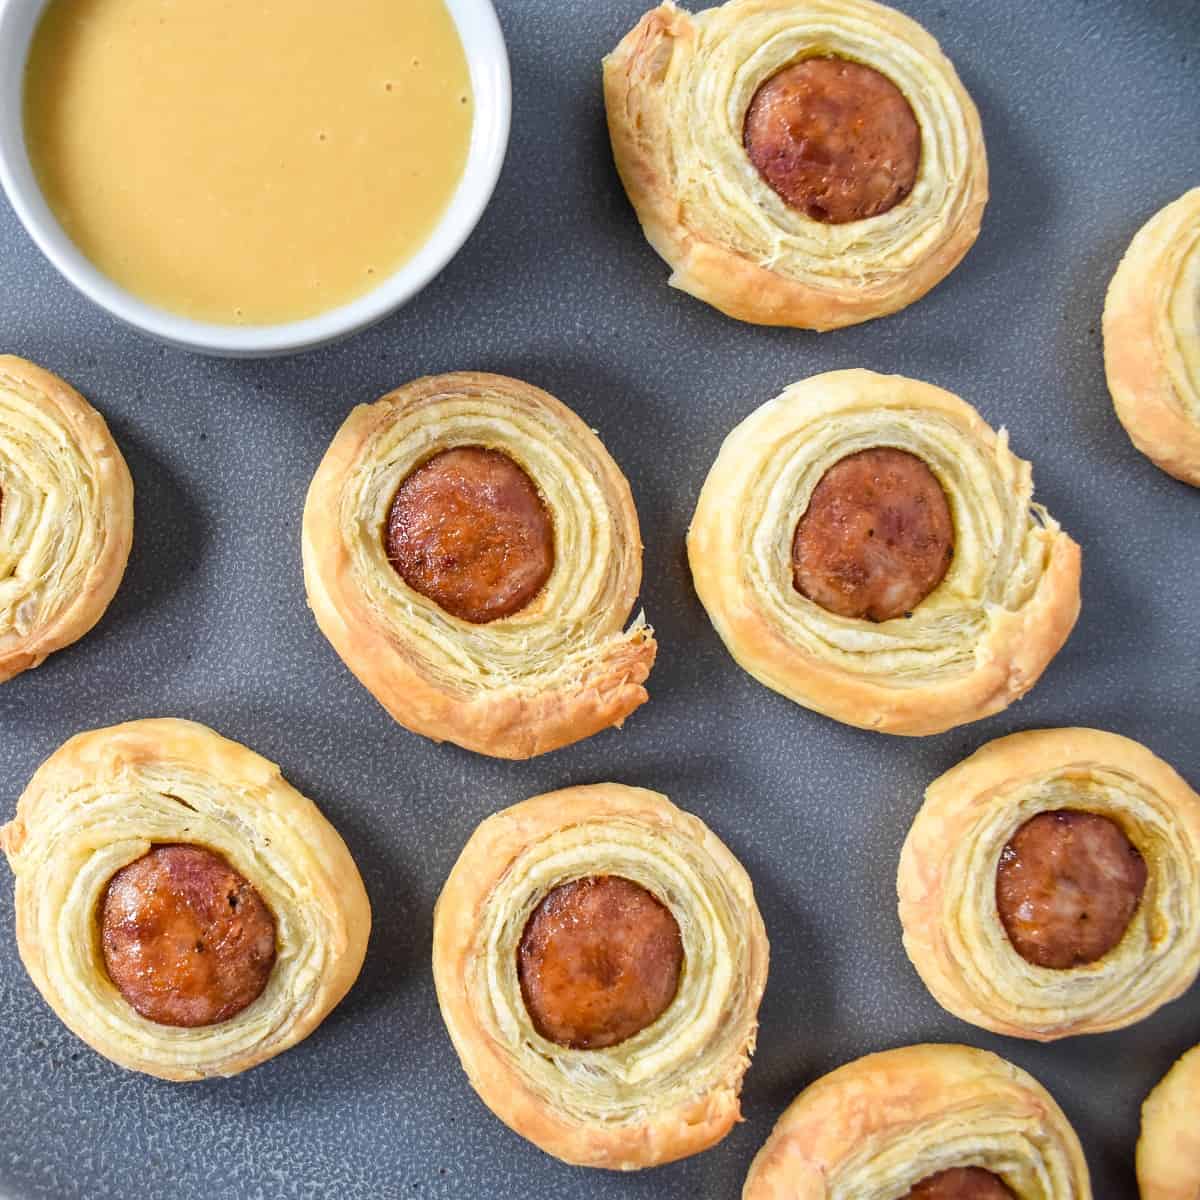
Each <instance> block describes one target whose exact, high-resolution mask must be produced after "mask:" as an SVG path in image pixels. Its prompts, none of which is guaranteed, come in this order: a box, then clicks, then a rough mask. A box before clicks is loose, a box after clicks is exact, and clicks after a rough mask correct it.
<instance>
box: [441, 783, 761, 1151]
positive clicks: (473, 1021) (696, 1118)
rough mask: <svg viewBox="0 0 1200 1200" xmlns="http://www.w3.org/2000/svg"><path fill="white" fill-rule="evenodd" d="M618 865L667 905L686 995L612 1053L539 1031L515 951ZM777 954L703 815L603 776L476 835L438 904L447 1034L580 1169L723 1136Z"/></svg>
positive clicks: (483, 1082)
mask: <svg viewBox="0 0 1200 1200" xmlns="http://www.w3.org/2000/svg"><path fill="white" fill-rule="evenodd" d="M595 875H617V876H621V877H623V878H626V879H629V880H632V881H633V882H634V883H637V884H640V885H641V886H642V887H644V888H646V889H647V890H648V891H650V892H651V893H652V894H653V895H654V896H656V897H657V898H658V899H659V900H660V901H661V902H662V903H663V904H664V905H666V906H667V908H668V909H670V911H671V914H672V916H673V917H674V918H675V921H676V922H677V924H678V926H679V931H680V936H681V938H682V940H683V950H684V966H683V970H682V974H681V977H680V982H679V990H678V992H677V994H676V996H675V998H674V1000H673V1001H672V1002H671V1004H670V1005H669V1007H668V1008H667V1009H666V1011H665V1012H664V1013H663V1014H662V1016H660V1017H659V1018H658V1020H657V1021H655V1022H654V1023H653V1024H651V1025H649V1026H648V1027H647V1028H646V1029H643V1030H642V1031H641V1032H640V1033H638V1034H636V1035H634V1036H633V1037H632V1038H629V1039H628V1040H626V1041H624V1042H621V1043H619V1044H618V1045H616V1046H611V1047H608V1048H607V1049H603V1050H572V1049H568V1048H566V1047H563V1046H560V1045H557V1044H556V1043H554V1042H551V1041H548V1040H547V1039H546V1038H544V1037H542V1036H541V1035H540V1034H539V1033H538V1032H537V1030H536V1029H535V1028H534V1025H533V1022H532V1020H531V1019H530V1016H529V1013H528V1011H527V1010H526V1008H525V1005H524V1001H523V999H522V996H521V989H520V982H519V980H518V976H517V947H518V945H519V943H520V939H521V935H522V933H523V931H524V928H525V924H526V922H527V921H528V919H529V917H530V915H531V914H532V913H533V911H534V909H535V908H536V907H537V906H538V904H540V903H541V901H542V899H543V898H544V897H545V896H546V895H547V894H548V893H549V892H550V891H551V890H552V889H554V888H555V887H558V886H559V885H560V884H563V883H568V882H570V881H571V880H574V879H580V878H586V877H588V876H595ZM767 958H768V948H767V939H766V932H765V929H764V927H763V922H762V918H761V916H760V915H759V912H758V908H757V906H756V905H755V902H754V893H753V889H752V887H751V884H750V879H749V877H748V876H747V875H746V872H745V871H744V870H743V868H742V866H741V864H740V863H738V861H737V860H736V859H735V858H734V856H733V855H732V854H731V853H730V852H729V850H728V849H727V848H726V847H725V846H724V845H723V844H722V843H721V841H720V840H719V839H718V838H717V837H716V836H715V835H714V834H713V833H712V832H711V831H710V830H709V829H708V828H707V827H706V826H705V825H704V824H703V823H702V822H701V821H700V820H699V819H698V818H696V817H694V816H691V815H689V814H688V813H685V812H682V811H681V810H680V809H678V808H676V807H675V805H673V804H672V803H671V802H670V801H669V800H668V799H667V798H666V797H665V796H662V795H660V794H659V793H657V792H651V791H647V790H645V789H644V788H634V787H625V786H623V785H621V784H615V783H606V784H596V785H593V786H590V787H574V788H566V789H564V790H562V791H558V792H550V793H548V794H546V795H543V796H536V797H534V798H533V799H532V800H527V801H525V802H524V803H522V804H517V805H515V806H514V807H512V808H509V809H506V810H504V811H503V812H501V813H498V814H496V815H495V816H493V817H490V818H489V819H488V820H486V821H484V822H483V824H482V825H480V826H479V828H478V829H477V830H476V831H475V833H474V834H473V835H472V836H471V839H470V841H469V842H468V843H467V845H466V848H465V849H464V850H463V852H462V855H461V856H460V857H459V860H458V862H457V863H456V864H455V866H454V869H453V871H452V872H451V873H450V877H449V879H448V880H447V881H446V886H445V888H444V889H443V891H442V894H441V897H440V898H439V900H438V903H437V908H436V910H435V914H434V946H433V971H434V981H435V983H436V985H437V993H438V1002H439V1004H440V1005H441V1009H442V1016H443V1017H444V1018H445V1021H446V1028H447V1029H448V1030H449V1033H450V1037H451V1039H452V1040H453V1042H454V1045H455V1048H456V1049H457V1051H458V1054H459V1057H460V1059H461V1060H462V1064H463V1068H464V1069H465V1070H466V1072H467V1075H468V1077H469V1078H470V1080H471V1084H472V1085H473V1086H474V1088H475V1090H476V1091H477V1092H478V1093H479V1095H480V1097H481V1098H482V1099H483V1101H484V1103H485V1104H487V1106H488V1107H489V1108H490V1109H491V1110H492V1111H493V1112H494V1113H495V1114H496V1115H497V1116H498V1117H500V1119H501V1120H503V1121H504V1122H505V1123H506V1124H507V1125H508V1126H509V1127H510V1128H512V1129H514V1130H516V1132H517V1133H519V1134H521V1135H522V1136H523V1137H525V1138H528V1139H529V1140H530V1141H532V1142H534V1143H535V1144H536V1145H538V1146H540V1147H541V1148H542V1149H543V1150H545V1151H546V1152H547V1153H549V1154H552V1155H554V1156H555V1157H557V1158H560V1159H563V1160H564V1161H566V1162H569V1163H575V1164H578V1165H581V1166H590V1167H608V1168H611V1169H619V1170H632V1169H635V1168H639V1167H648V1166H653V1165H655V1164H658V1163H664V1162H670V1161H672V1160H673V1159H678V1158H682V1157H684V1156H686V1155H689V1154H695V1153H696V1152H697V1151H700V1150H703V1149H706V1148H707V1147H708V1146H711V1145H712V1144H713V1143H715V1142H717V1141H719V1140H720V1139H721V1138H722V1137H724V1136H725V1134H726V1133H728V1131H729V1130H730V1129H731V1128H732V1126H733V1124H734V1122H736V1121H737V1120H738V1119H739V1115H740V1106H739V1100H738V1096H739V1093H740V1091H741V1082H742V1076H743V1075H744V1073H745V1071H746V1068H747V1066H748V1065H749V1062H750V1055H751V1053H752V1052H753V1049H754V1041H755V1033H756V1030H757V1025H758V1020H757V1013H758V1004H759V1000H760V999H761V997H762V991H763V987H764V985H765V983H766V976H767Z"/></svg>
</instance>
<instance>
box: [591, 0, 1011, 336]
mask: <svg viewBox="0 0 1200 1200" xmlns="http://www.w3.org/2000/svg"><path fill="white" fill-rule="evenodd" d="M814 57H839V58H845V59H848V60H850V61H852V62H857V63H861V64H863V65H865V66H868V67H872V68H873V69H875V70H876V71H879V72H880V73H881V74H883V75H885V76H886V77H887V78H888V79H890V80H891V81H892V82H893V83H894V84H895V85H896V86H897V87H898V88H899V89H900V91H901V92H902V93H903V94H904V96H905V98H906V99H907V100H908V103H909V105H910V106H911V107H912V110H913V114H914V116H915V117H916V119H917V123H918V125H919V127H920V130H921V160H920V165H919V169H918V174H917V179H916V184H915V186H914V188H913V191H912V193H911V194H910V195H909V196H908V197H907V198H906V199H905V200H904V201H902V202H901V203H900V204H898V205H896V207H894V208H893V209H891V210H890V211H889V212H886V213H883V214H881V215H879V216H876V217H871V218H868V219H866V220H861V221H853V222H850V223H849V224H845V225H828V224H823V223H822V222H820V221H817V220H814V219H813V218H811V217H809V216H808V215H807V214H805V213H802V212H800V211H798V210H796V209H793V208H791V207H790V206H789V205H788V204H787V203H786V202H785V201H784V200H783V199H782V198H781V197H780V196H779V195H778V194H777V193H776V192H775V191H774V190H773V189H772V188H771V187H770V185H769V184H768V183H767V182H766V181H765V180H764V179H763V178H762V177H761V176H760V175H759V173H758V171H757V170H756V168H755V167H754V164H753V163H752V162H751V161H750V158H749V156H748V155H747V153H746V151H745V148H744V145H743V126H744V124H745V119H746V110H747V109H748V108H749V106H750V102H751V100H752V99H753V98H754V94H755V92H756V91H757V90H758V88H759V87H760V86H761V85H762V84H763V83H765V82H766V81H767V80H768V79H770V78H771V77H772V76H773V75H775V74H776V73H777V72H779V71H780V70H782V69H783V68H784V67H787V66H790V65H791V64H793V63H795V62H798V61H801V60H803V59H806V58H814ZM604 97H605V104H606V107H607V110H608V128H609V133H610V136H611V138H612V146H613V155H614V158H615V159H616V164H617V169H618V171H619V172H620V175H621V179H622V182H623V183H624V185H625V190H626V192H627V193H628V194H629V199H630V201H631V202H632V204H633V207H634V209H635V210H636V212H637V215H638V219H639V221H640V222H641V225H642V229H643V231H644V232H645V234H646V237H647V239H648V240H649V242H650V244H651V245H652V246H653V247H654V249H655V250H657V251H658V253H659V254H660V255H661V256H662V257H663V258H664V259H665V260H666V261H667V263H668V265H669V266H670V267H671V268H672V274H671V280H670V282H671V284H672V285H673V286H675V287H677V288H680V289H682V290H683V291H685V292H688V293H690V294H691V295H693V296H695V297H697V298H698V299H700V300H704V301H706V302H707V303H709V304H712V305H713V306H715V307H716V308H719V309H720V310H721V311H722V312H724V313H726V314H728V315H729V316H732V317H737V318H739V319H740V320H743V321H752V322H756V323H758V324H764V325H793V326H798V327H802V328H811V329H835V328H838V327H840V326H844V325H852V324H855V323H857V322H859V321H866V320H869V319H871V318H872V317H879V316H883V315H885V314H887V313H891V312H895V311H896V310H897V309H900V308H903V307H904V306H905V305H907V304H911V303H912V302H913V301H914V300H917V299H919V298H920V297H921V296H923V295H924V294H925V293H926V292H927V291H929V289H930V288H931V287H933V286H934V285H935V284H936V283H938V282H939V281H940V280H941V279H943V278H944V277H945V276H946V275H947V274H949V272H950V271H951V270H953V268H954V267H955V266H956V265H957V264H958V262H959V261H960V260H961V259H962V257H963V255H964V254H966V252H967V250H969V249H970V247H971V245H972V244H973V243H974V241H975V238H976V236H977V235H978V232H979V225H980V221H981V219H982V216H983V209H984V206H985V204H986V203H987V194H988V170H987V157H986V153H985V150H984V144H983V134H982V131H981V129H980V125H979V115H978V113H977V112H976V110H975V106H974V104H973V103H972V101H971V98H970V96H968V95H967V92H966V90H965V89H964V88H963V86H962V84H961V83H960V82H959V79H958V76H957V75H956V74H955V71H954V68H953V66H952V65H951V64H950V62H949V60H948V59H947V58H946V57H945V55H944V54H942V52H941V49H940V48H939V47H938V44H937V42H936V41H935V40H934V39H933V38H932V37H931V36H930V35H929V34H928V33H927V32H926V31H925V30H924V29H922V28H921V26H919V25H918V24H917V23H916V22H915V21H913V20H911V19H910V18H908V17H906V16H904V15H903V14H901V13H899V12H897V11H896V10H895V9H893V8H888V7H886V6H885V5H882V4H876V3H874V2H873V0H730V2H729V3H727V4H723V5H721V6H720V7H718V8H709V9H706V10H704V11H703V12H699V13H696V14H694V15H692V14H689V13H687V12H685V11H683V10H682V9H680V8H677V7H676V6H675V5H674V4H673V3H670V2H669V0H668V3H664V4H660V5H659V6H658V7H657V8H655V9H652V10H651V11H650V12H648V13H647V14H646V15H645V16H644V17H642V19H641V20H640V21H639V22H638V24H637V25H635V26H634V28H633V29H632V30H630V32H629V33H628V34H626V36H625V37H624V39H622V41H621V43H620V44H619V45H618V46H617V48H616V49H615V50H614V51H613V52H612V54H610V55H609V56H608V57H607V58H606V59H605V60H604Z"/></svg>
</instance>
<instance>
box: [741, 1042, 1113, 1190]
mask: <svg viewBox="0 0 1200 1200" xmlns="http://www.w3.org/2000/svg"><path fill="white" fill-rule="evenodd" d="M997 1075H999V1076H1001V1077H1003V1078H1004V1080H1005V1081H1006V1082H1007V1083H1008V1084H1010V1085H1012V1086H1015V1087H1018V1088H1020V1089H1021V1090H1022V1091H1023V1092H1024V1093H1026V1094H1027V1096H1028V1098H1029V1102H1030V1105H1031V1107H1034V1108H1035V1109H1036V1110H1039V1111H1040V1112H1041V1114H1042V1118H1043V1124H1044V1126H1045V1128H1046V1129H1047V1131H1048V1132H1049V1133H1050V1134H1051V1135H1053V1136H1054V1137H1055V1139H1056V1142H1057V1143H1058V1144H1059V1145H1060V1146H1061V1147H1062V1148H1063V1149H1064V1150H1065V1152H1066V1157H1067V1158H1068V1160H1069V1161H1070V1166H1071V1169H1072V1172H1073V1175H1074V1179H1073V1181H1072V1182H1073V1183H1074V1184H1075V1185H1076V1186H1077V1190H1075V1191H1074V1192H1073V1193H1072V1194H1071V1195H1070V1196H1063V1197H1061V1198H1060V1197H1057V1196H1056V1197H1054V1198H1053V1200H1091V1194H1092V1193H1091V1186H1090V1180H1089V1176H1088V1169H1087V1162H1086V1160H1085V1159H1084V1156H1083V1150H1082V1148H1081V1146H1080V1144H1079V1139H1078V1137H1077V1135H1076V1133H1075V1131H1074V1129H1073V1128H1072V1126H1071V1124H1070V1122H1069V1121H1068V1120H1067V1117H1066V1114H1065V1113H1063V1111H1062V1109H1061V1108H1060V1107H1059V1106H1058V1104H1057V1102H1056V1101H1055V1100H1054V1098H1053V1097H1052V1096H1051V1095H1050V1093H1049V1092H1048V1091H1047V1090H1046V1089H1045V1088H1044V1087H1043V1086H1042V1085H1041V1084H1040V1083H1039V1082H1038V1081H1037V1080H1036V1079H1034V1078H1033V1076H1032V1075H1030V1074H1029V1073H1028V1072H1026V1071H1023V1070H1022V1069H1021V1068H1020V1067H1018V1066H1016V1065H1015V1064H1014V1063H1011V1062H1009V1061H1008V1060H1007V1059H1004V1058H1001V1057H1000V1056H999V1055H997V1054H993V1053H992V1052H991V1051H988V1050H980V1049H976V1048H975V1047H972V1046H962V1045H955V1044H952V1043H944V1044H933V1043H926V1044H919V1045H913V1046H901V1047H898V1048H897V1049H894V1050H883V1051H880V1052H878V1053H875V1054H868V1055H866V1056H865V1057H863V1058H858V1059H854V1060H853V1061H851V1062H849V1063H846V1064H845V1065H843V1066H841V1067H838V1068H836V1069H835V1070H833V1071H831V1072H829V1073H828V1074H827V1075H824V1076H822V1077H821V1078H820V1079H817V1080H815V1081H814V1082H813V1083H811V1084H810V1085H809V1086H808V1087H807V1088H805V1089H804V1090H803V1091H802V1092H801V1093H800V1094H799V1096H797V1097H796V1099H795V1100H793V1101H792V1103H791V1104H790V1105H789V1106H788V1107H787V1109H785V1110H784V1112H783V1115H782V1116H781V1117H780V1118H779V1120H778V1121H777V1122H776V1124H775V1127H774V1129H772V1131H771V1133H770V1135H769V1136H768V1138H767V1140H766V1142H765V1143H764V1144H763V1146H762V1148H761V1149H760V1150H759V1152H758V1154H757V1155H756V1156H755V1158H754V1161H753V1163H752V1164H751V1166H750V1171H749V1173H748V1174H747V1176H746V1183H745V1186H744V1188H743V1190H742V1200H825V1197H827V1196H828V1194H829V1193H828V1191H827V1180H828V1175H829V1172H830V1170H831V1169H836V1168H837V1167H838V1166H840V1165H841V1163H842V1162H843V1161H845V1160H846V1159H847V1158H850V1157H851V1156H853V1155H854V1153H855V1151H856V1150H857V1149H858V1147H859V1145H860V1144H861V1142H862V1139H863V1137H864V1136H866V1135H870V1136H879V1135H880V1134H882V1133H884V1132H886V1131H887V1130H889V1129H891V1128H895V1129H896V1130H897V1131H898V1132H899V1133H900V1134H901V1136H903V1135H904V1133H905V1132H906V1131H908V1130H909V1129H911V1127H912V1126H913V1124H914V1123H915V1122H917V1121H918V1120H921V1119H923V1118H926V1117H928V1116H930V1115H933V1114H936V1113H938V1112H939V1111H940V1109H941V1107H942V1105H943V1103H944V1097H943V1088H944V1087H945V1086H946V1085H948V1084H951V1083H959V1082H960V1081H961V1080H963V1079H964V1078H966V1079H967V1081H968V1082H970V1080H971V1079H972V1078H977V1080H978V1083H979V1091H980V1095H981V1098H982V1097H983V1096H985V1095H986V1094H987V1088H988V1086H989V1084H988V1081H989V1077H990V1078H995V1077H996V1076H997ZM802 1171H803V1175H802V1174H801V1172H802Z"/></svg>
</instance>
